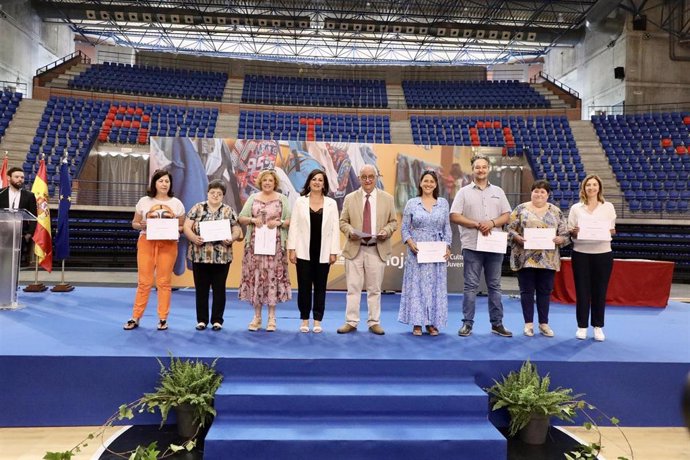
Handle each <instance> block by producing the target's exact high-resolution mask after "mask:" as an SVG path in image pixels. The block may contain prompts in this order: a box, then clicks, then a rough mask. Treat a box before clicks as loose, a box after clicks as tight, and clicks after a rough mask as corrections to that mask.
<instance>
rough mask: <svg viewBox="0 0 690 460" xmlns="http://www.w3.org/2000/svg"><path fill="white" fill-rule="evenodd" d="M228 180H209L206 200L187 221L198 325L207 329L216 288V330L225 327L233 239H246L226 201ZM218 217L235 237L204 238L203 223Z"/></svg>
mask: <svg viewBox="0 0 690 460" xmlns="http://www.w3.org/2000/svg"><path fill="white" fill-rule="evenodd" d="M225 191H226V189H225V184H224V183H223V182H222V181H220V180H214V181H211V182H210V183H209V184H208V197H207V200H206V201H202V202H201V203H197V204H195V205H194V206H193V207H192V209H191V210H190V211H189V212H188V213H187V218H186V219H185V222H184V234H185V236H186V237H187V239H188V240H189V241H190V243H192V244H190V245H189V248H188V250H187V257H188V258H189V259H190V260H191V261H192V270H193V273H194V286H195V289H196V320H197V325H196V328H197V330H199V331H202V330H204V329H206V326H207V325H208V324H209V316H208V294H209V290H210V288H213V304H212V307H211V318H210V324H212V325H213V330H214V331H219V330H221V329H222V328H223V313H224V312H225V280H226V279H227V277H228V271H229V270H230V262H232V243H233V242H234V241H238V240H241V239H242V228H241V227H240V224H239V222H238V221H237V214H236V213H235V211H234V210H233V209H232V208H231V207H230V206H228V205H227V204H224V203H223V197H224V196H225ZM214 220H227V221H229V227H230V228H231V233H232V239H230V238H228V239H224V240H218V241H204V239H203V238H202V237H201V236H200V233H201V232H200V229H199V226H200V223H201V222H207V221H214Z"/></svg>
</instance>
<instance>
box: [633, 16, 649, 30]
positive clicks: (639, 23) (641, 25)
mask: <svg viewBox="0 0 690 460" xmlns="http://www.w3.org/2000/svg"><path fill="white" fill-rule="evenodd" d="M632 26H633V30H647V15H645V14H638V15H637V16H635V17H634V18H633V21H632Z"/></svg>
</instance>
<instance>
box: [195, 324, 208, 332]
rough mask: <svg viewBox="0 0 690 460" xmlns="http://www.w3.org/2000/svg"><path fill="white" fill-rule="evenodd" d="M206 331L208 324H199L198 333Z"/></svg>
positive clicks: (197, 326)
mask: <svg viewBox="0 0 690 460" xmlns="http://www.w3.org/2000/svg"><path fill="white" fill-rule="evenodd" d="M204 329H206V323H199V324H197V325H196V330H197V331H203V330H204Z"/></svg>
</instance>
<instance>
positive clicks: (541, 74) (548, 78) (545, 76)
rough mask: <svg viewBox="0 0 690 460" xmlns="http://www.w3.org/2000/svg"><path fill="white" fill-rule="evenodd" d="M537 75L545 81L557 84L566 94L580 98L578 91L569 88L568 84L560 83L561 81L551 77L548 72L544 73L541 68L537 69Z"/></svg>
mask: <svg viewBox="0 0 690 460" xmlns="http://www.w3.org/2000/svg"><path fill="white" fill-rule="evenodd" d="M539 77H541V78H543V79H544V80H546V81H548V82H550V83H553V84H554V85H556V86H558V87H559V88H561V89H562V90H563V91H566V92H567V93H568V94H570V95H571V96H573V97H576V98H578V99H580V93H579V92H578V91H576V90H574V89H573V88H571V87H570V86H568V85H566V84H565V83H562V82H560V81H558V80H556V79H555V78H553V77H552V76H550V75H549V74H547V73H545V72H544V71H543V70H540V71H539Z"/></svg>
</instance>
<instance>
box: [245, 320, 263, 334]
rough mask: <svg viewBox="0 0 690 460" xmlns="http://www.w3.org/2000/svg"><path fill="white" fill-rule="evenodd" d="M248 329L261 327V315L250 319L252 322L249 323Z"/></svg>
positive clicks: (252, 329) (254, 329) (255, 329)
mask: <svg viewBox="0 0 690 460" xmlns="http://www.w3.org/2000/svg"><path fill="white" fill-rule="evenodd" d="M248 329H249V330H250V331H252V332H254V331H258V330H259V329H261V317H260V316H255V317H254V319H252V322H251V323H249V328H248Z"/></svg>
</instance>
